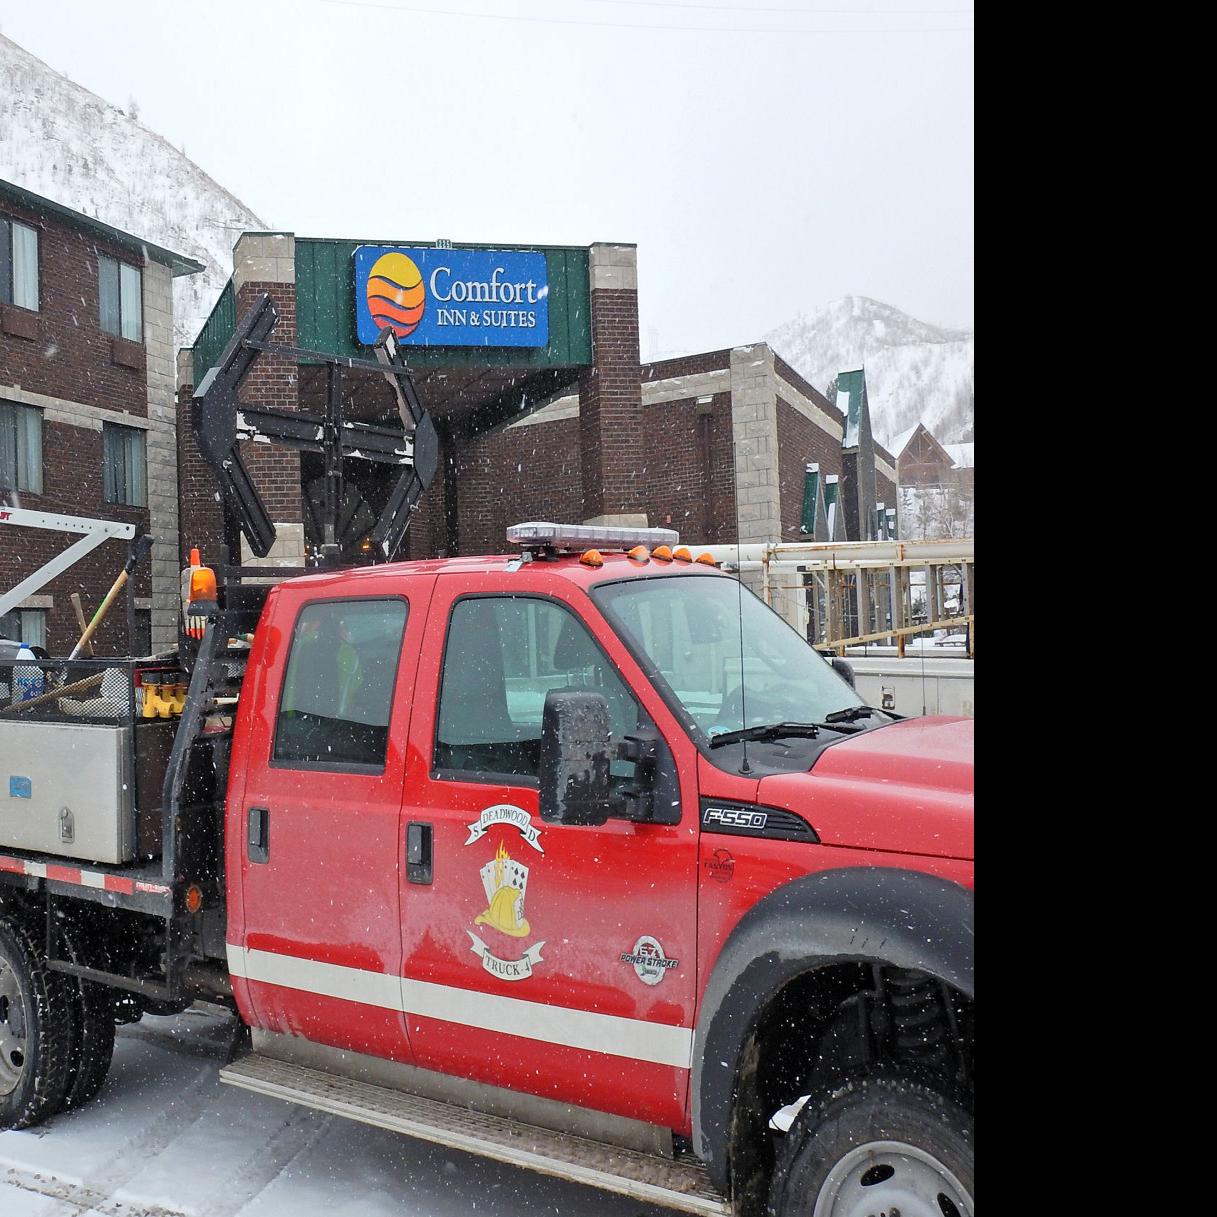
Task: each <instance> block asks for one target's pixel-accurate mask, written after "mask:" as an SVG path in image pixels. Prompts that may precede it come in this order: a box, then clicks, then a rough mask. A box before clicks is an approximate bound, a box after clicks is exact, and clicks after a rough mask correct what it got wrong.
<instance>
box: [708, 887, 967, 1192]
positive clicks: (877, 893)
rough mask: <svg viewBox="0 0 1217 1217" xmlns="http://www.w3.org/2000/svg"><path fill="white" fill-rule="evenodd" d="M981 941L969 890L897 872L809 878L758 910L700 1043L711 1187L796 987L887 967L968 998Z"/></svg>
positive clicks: (715, 975) (719, 1180)
mask: <svg viewBox="0 0 1217 1217" xmlns="http://www.w3.org/2000/svg"><path fill="white" fill-rule="evenodd" d="M973 937H974V933H973V898H972V893H971V892H970V891H969V890H968V889H966V888H964V887H962V886H960V885H959V884H957V883H953V882H950V881H948V880H944V879H939V878H937V877H936V876H933V875H928V874H925V873H923V872H917V871H910V870H903V869H898V868H891V867H848V868H840V869H835V870H831V871H823V872H819V873H817V874H814V875H806V876H803V877H801V878H799V879H795V880H792V881H791V882H789V883H787V884H784V885H783V886H782V887H779V888H777V889H776V890H775V891H773V892H771V893H770V894H769V895H768V896H766V897H764V898H763V899H762V900H760V901H759V902H758V903H757V904H756V905H754V906H753V908H751V909H750V910H749V911H748V912H747V913H746V914H745V915H744V916H743V917H742V918H741V919H740V922H739V924H738V925H737V926H736V928H735V929H734V931H732V933H731V935H730V937H729V938H728V940H727V942H726V945H725V946H724V947H723V950H722V952H721V953H720V955H719V957H718V960H717V961H716V963H715V965H714V968H713V971H712V972H711V975H710V979H709V982H708V983H707V986H706V991H705V996H704V998H703V1000H702V1007H701V1015H700V1017H699V1019H698V1026H697V1034H696V1037H695V1042H694V1052H693V1077H692V1116H693V1120H692V1123H693V1145H694V1148H695V1151H696V1152H697V1153H698V1156H699V1157H701V1158H702V1159H703V1160H704V1161H705V1162H706V1164H707V1166H708V1168H709V1171H710V1174H711V1177H712V1179H713V1181H714V1183H715V1184H716V1185H717V1186H718V1187H719V1188H721V1189H723V1190H724V1191H726V1190H727V1189H728V1187H729V1184H730V1177H731V1146H732V1142H733V1139H734V1138H735V1137H736V1136H737V1135H738V1134H739V1132H740V1130H739V1129H738V1128H737V1127H736V1126H735V1121H734V1115H735V1108H736V1102H735V1100H736V1097H737V1094H739V1093H740V1092H741V1090H742V1089H743V1088H744V1087H745V1086H746V1084H747V1080H748V1077H749V1073H750V1071H751V1072H755V1069H756V1066H757V1060H758V1056H759V1053H758V1044H757V1042H756V1039H757V1037H756V1033H757V1029H758V1027H760V1026H762V1025H763V1022H764V1019H765V1017H766V1014H767V1013H768V1012H769V1010H770V1009H771V1008H772V1007H773V1005H774V1003H775V1002H776V1001H777V1000H778V999H779V998H780V996H781V994H782V993H783V992H784V991H785V990H786V989H787V988H788V986H789V985H790V984H791V983H792V982H793V981H796V980H798V979H799V978H800V977H806V976H807V975H808V974H810V973H815V972H823V973H824V974H825V975H828V974H829V971H830V970H831V969H834V968H835V967H836V966H837V965H842V964H875V963H879V964H887V965H892V966H895V967H900V968H909V969H913V970H916V971H919V972H924V973H926V974H928V975H930V976H932V977H934V978H936V979H938V980H940V981H942V982H943V983H944V984H946V985H948V986H949V987H950V988H952V989H955V990H958V991H959V992H960V993H963V994H965V995H966V996H967V997H969V998H971V997H973V996H974V981H973Z"/></svg>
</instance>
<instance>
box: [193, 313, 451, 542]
mask: <svg viewBox="0 0 1217 1217" xmlns="http://www.w3.org/2000/svg"><path fill="white" fill-rule="evenodd" d="M278 317H279V315H278V312H277V311H276V309H275V306H274V303H273V302H272V300H271V298H270V296H269V295H267V294H263V295H262V296H260V297H259V298H258V300H257V301H256V302H255V303H254V305H253V307H252V308H251V309H250V310H249V312H248V313H247V314H246V315H245V317H244V318H243V319H242V320H241V322H240V324H239V325H238V326H237V328H236V332H235V333H234V334H233V336H232V338H231V339H230V340H229V342H228V345H227V346H226V347H225V348H224V350H223V352H222V353H221V355H220V358H219V360H218V361H217V363H216V365H215V367H213V368H211V369H210V370H209V371H208V373H207V374H206V376H204V377H203V380H202V382H201V383H200V384H199V386H198V388H197V389H196V391H195V394H194V402H193V424H194V430H195V434H196V435H197V436H198V443H199V451H200V452H201V453H202V455H203V459H204V460H206V461H207V463H208V464H209V465H210V466H211V468H212V470H213V471H214V472H215V475H216V478H217V481H218V482H219V486H220V494H221V497H222V498H223V501H224V504H225V507H226V508H227V509H228V511H229V512H230V513H231V514H232V516H233V518H235V520H236V521H237V523H238V524H239V525H240V528H241V531H242V532H243V533H244V535H245V538H246V540H247V541H248V542H249V546H250V549H252V550H253V552H254V553H255V554H257V555H258V556H259V557H265V556H266V555H267V554H268V553H269V552H270V548H271V546H272V545H273V544H274V541H275V526H274V523H273V522H272V520H271V518H270V515H269V513H268V512H267V510H266V505H265V503H264V502H263V500H262V496H261V495H260V494H259V493H258V489H257V486H256V485H255V484H254V481H253V479H252V478H251V477H250V474H249V471H248V469H247V468H246V466H245V463H244V462H243V461H242V459H241V450H240V441H241V440H243V439H254V438H256V439H258V440H261V441H264V442H269V443H272V444H280V445H283V446H285V447H288V448H294V449H297V450H298V451H302V452H315V453H319V454H320V455H321V456H322V457H323V459H324V466H325V480H324V494H323V496H322V500H321V502H320V503H319V504H318V505H316V507H310V512H311V513H312V514H313V515H314V516H318V515H319V517H320V518H318V519H316V523H317V525H318V531H319V534H320V536H321V538H322V547H323V553H327V554H329V555H332V553H333V551H334V550H335V549H336V548H337V542H338V541H339V539H340V538H341V537H342V534H343V525H344V523H346V520H345V518H344V515H343V512H344V495H343V485H344V483H343V472H342V470H343V461H344V460H347V459H360V460H367V461H373V462H375V463H378V464H387V465H398V466H400V467H401V474H400V476H399V477H398V479H397V482H396V484H395V486H394V488H393V490H392V492H391V494H390V496H389V501H388V504H387V506H386V507H385V510H384V512H383V513H382V514H381V516H380V518H379V520H378V521H377V523H376V525H375V527H374V529H373V531H372V544H373V546H374V547H375V549H376V552H377V554H378V556H379V557H380V558H381V559H382V560H384V561H388V560H390V559H392V557H393V556H394V554H395V553H396V552H397V549H398V547H399V546H400V545H401V542H402V540H403V538H404V537H405V535H406V530H407V529H408V528H409V526H410V520H411V517H412V516H413V513H414V510H415V508H416V507H417V505H418V502H419V500H420V499H421V498H422V496H423V493H424V491H425V490H426V489H427V487H428V486H430V485H431V482H432V481H433V480H434V478H435V475H436V473H437V472H438V469H439V435H438V433H437V431H436V428H435V424H434V422H433V421H432V419H431V416H430V415H429V414H428V413H427V412H426V411H425V410H424V409H423V408H422V404H421V403H420V402H419V399H418V393H417V391H416V389H415V387H414V379H413V377H412V376H411V374H410V370H409V368H408V367H407V366H406V361H405V359H404V358H403V356H402V353H401V348H400V346H399V344H398V342H397V339H396V336H395V335H394V333H393V331H392V330H391V329H389V328H388V327H387V326H386V327H385V328H384V329H383V330H381V332H380V334H379V335H378V336H377V339H376V342H375V344H374V350H375V353H376V361H375V362H373V361H371V360H366V359H354V358H348V357H344V356H334V355H327V354H325V353H323V352H320V351H306V350H302V349H300V348H298V347H286V346H276V345H272V344H271V343H269V342H268V341H267V338H268V337H269V335H270V333H271V331H272V330H273V329H274V327H275V325H276V323H277V321H278ZM262 354H271V355H275V356H278V357H281V358H286V359H289V360H292V361H293V362H295V363H297V364H299V363H310V364H323V365H325V367H326V373H327V375H326V404H325V410H324V412H323V413H321V414H312V413H308V412H306V411H303V410H299V411H296V410H276V409H273V408H271V407H269V406H262V405H258V404H256V403H242V402H240V401H239V397H238V395H239V391H240V388H241V384H242V382H243V381H244V379H245V377H246V376H247V375H248V374H249V371H250V369H251V368H252V367H253V365H254V362H255V361H256V360H257V359H258V357H259V356H260V355H262ZM347 371H349V372H353V373H357V374H364V375H368V374H376V375H381V376H383V377H384V378H385V380H386V381H387V382H388V384H389V386H390V388H391V389H392V391H393V394H394V398H395V400H396V402H397V408H398V413H399V414H400V415H401V421H402V425H401V427H400V428H397V427H390V426H385V425H382V424H376V423H365V422H354V421H351V420H348V419H346V418H345V417H344V416H343V408H342V406H343V397H342V377H343V373H344V372H347ZM345 510H347V511H348V513H349V505H348V507H347V508H346V509H345Z"/></svg>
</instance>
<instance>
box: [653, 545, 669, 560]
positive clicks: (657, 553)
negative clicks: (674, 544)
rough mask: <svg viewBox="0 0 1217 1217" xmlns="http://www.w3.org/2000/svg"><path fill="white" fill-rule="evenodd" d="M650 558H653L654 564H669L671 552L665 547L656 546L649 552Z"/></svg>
mask: <svg viewBox="0 0 1217 1217" xmlns="http://www.w3.org/2000/svg"><path fill="white" fill-rule="evenodd" d="M651 557H652V558H654V559H655V561H656V562H671V561H672V550H671V548H670V547H669V546H667V545H656V546H655V548H654V549H653V550H651Z"/></svg>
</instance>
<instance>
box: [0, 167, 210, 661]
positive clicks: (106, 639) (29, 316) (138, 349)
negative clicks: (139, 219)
mask: <svg viewBox="0 0 1217 1217" xmlns="http://www.w3.org/2000/svg"><path fill="white" fill-rule="evenodd" d="M199 270H202V267H201V266H200V265H199V264H198V263H196V262H193V261H191V260H190V259H188V258H184V257H181V256H180V255H178V254H175V253H172V252H171V251H169V250H166V249H161V248H160V247H158V246H154V245H151V244H149V243H148V242H146V241H142V240H140V239H139V237H137V236H134V235H132V234H130V233H126V232H120V231H119V230H118V229H115V228H111V227H110V226H108V225H106V224H102V223H100V222H99V221H97V220H94V219H91V218H90V217H88V216H85V215H81V214H80V213H78V212H75V211H71V210H69V209H68V208H66V207H63V206H61V205H59V204H57V203H55V202H53V201H52V200H50V199H46V198H43V197H41V196H39V195H36V194H32V193H31V192H29V191H27V190H23V189H21V188H19V187H16V186H13V185H11V184H9V183H7V182H3V181H0V500H2V501H3V503H5V504H7V505H9V506H19V507H24V508H27V509H30V510H34V511H44V512H55V513H61V514H65V515H74V516H84V517H88V518H91V519H106V520H117V521H121V522H130V523H133V524H134V525H135V526H136V531H137V534H139V533H151V535H152V537H153V548H152V557H151V560H150V562H145V563H144V564H143V565H142V567H141V568H140V569H139V570H138V572H137V576H136V578H135V580H134V588H133V603H132V605H131V606H130V607H131V612H130V614H128V612H127V611H126V609H127V606H125V605H124V604H123V602H122V601H119V603H118V604H117V605H116V606H115V608H114V609H113V610H112V611H111V613H110V614H109V615H108V617H107V618H106V621H105V623H104V624H103V625H102V627H101V629H100V630H99V632H98V634H97V636H96V639H95V647H96V650H97V653H98V654H103V655H105V654H130V653H132V651H135V652H144V653H146V652H148V651H149V650H155V649H160V648H163V647H169V646H172V645H174V644H175V643H176V641H177V628H176V618H177V556H178V555H177V533H178V487H177V447H176V437H175V425H176V416H175V405H174V354H173V315H172V314H173V303H172V301H173V292H172V283H173V278H174V277H175V276H177V275H184V274H193V273H195V272H197V271H199ZM73 539H74V538H73V537H72V536H69V535H65V534H63V533H58V532H45V531H42V530H34V529H26V528H20V529H17V528H9V529H5V530H4V531H3V533H0V588H5V589H7V588H11V587H14V586H15V585H16V584H17V583H19V582H20V581H21V579H23V578H24V577H25V576H26V575H28V574H30V573H31V572H32V571H33V570H34V569H35V568H37V567H39V566H41V565H42V564H43V563H45V562H46V561H47V560H48V559H49V558H51V557H52V556H53V555H55V554H57V553H59V552H62V551H63V550H64V549H66V548H67V546H68V545H69V544H71V543H72V541H73ZM126 557H127V551H126V548H125V546H124V544H123V543H122V542H118V541H108V542H106V543H104V544H103V545H101V546H100V547H99V548H98V549H96V550H94V551H93V553H92V554H90V555H89V556H88V557H86V558H85V559H84V560H82V561H81V562H79V563H77V564H76V565H75V566H73V567H71V568H70V569H69V570H68V571H67V572H66V573H65V574H63V575H61V576H59V577H58V578H57V579H56V580H55V581H54V582H52V583H51V584H49V585H48V586H46V587H44V588H43V589H42V590H41V592H39V593H38V594H37V595H34V596H31V597H30V598H29V599H28V600H26V601H25V602H24V603H22V604H21V605H19V606H18V607H17V608H16V609H14V610H13V611H12V612H11V613H9V614H7V615H6V616H5V617H4V618H3V619H0V633H3V635H4V636H5V637H10V638H18V639H21V640H23V641H26V642H30V643H33V644H36V645H40V646H45V647H46V648H47V649H48V650H50V651H51V652H52V653H60V652H64V653H66V651H67V650H69V649H70V648H71V646H72V645H73V644H74V643H75V641H76V639H77V637H78V635H79V633H80V630H79V627H78V625H77V622H76V616H75V612H74V610H73V607H72V604H71V602H70V600H69V596H70V595H71V593H72V592H74V591H78V592H80V594H81V598H82V600H83V603H84V608H85V612H86V613H87V614H89V615H91V614H92V612H93V611H94V610H95V609H96V608H97V606H98V605H99V604H100V603H101V600H102V598H103V597H104V596H105V593H106V591H107V590H108V589H109V587H110V585H111V584H112V583H113V581H114V579H115V577H116V576H117V575H118V573H119V571H120V570H121V569H122V566H123V563H124V561H125V559H126ZM129 625H133V627H134V635H135V636H134V637H131V636H130V634H129Z"/></svg>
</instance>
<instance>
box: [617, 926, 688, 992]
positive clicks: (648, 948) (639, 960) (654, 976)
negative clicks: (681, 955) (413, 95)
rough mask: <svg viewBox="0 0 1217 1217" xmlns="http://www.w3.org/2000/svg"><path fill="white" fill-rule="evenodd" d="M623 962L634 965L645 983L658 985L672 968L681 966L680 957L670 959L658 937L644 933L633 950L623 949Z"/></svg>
mask: <svg viewBox="0 0 1217 1217" xmlns="http://www.w3.org/2000/svg"><path fill="white" fill-rule="evenodd" d="M621 962H622V963H628V964H633V965H634V972H635V974H636V975H637V977H638V979H639V980H640V981H642V983H643V984H644V985H657V984H659V982H660V981H661V980H663V978H664V977H665V976H666V975H667V974H668V972H669V971H670V970H671V969H672V968H678V967H680V960H679V959H669V958H668V957H667V956H666V955H665V954H664V953H663V947H662V946H661V945H660V942H659V939H658V938H652V937H651V936H650V934H643V936H642V937H641V938H639V940H638V941H637V942H636V943H634V949H633V950H632V951H623V952H622V955H621Z"/></svg>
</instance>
